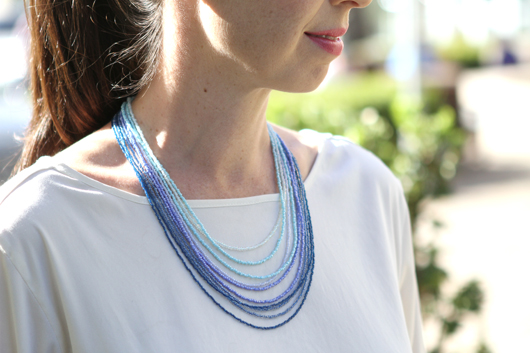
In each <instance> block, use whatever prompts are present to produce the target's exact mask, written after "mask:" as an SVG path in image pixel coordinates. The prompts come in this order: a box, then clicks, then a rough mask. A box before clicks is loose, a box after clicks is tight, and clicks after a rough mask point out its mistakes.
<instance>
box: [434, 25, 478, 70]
mask: <svg viewBox="0 0 530 353" xmlns="http://www.w3.org/2000/svg"><path fill="white" fill-rule="evenodd" d="M437 51H438V55H439V56H440V58H442V59H444V60H448V61H454V62H457V63H459V64H460V66H462V67H465V68H475V67H479V66H480V65H481V62H480V51H481V49H480V48H479V47H478V46H475V45H472V44H470V43H469V42H468V41H467V40H466V39H465V38H464V36H463V35H462V33H460V32H456V34H455V36H454V37H453V39H452V41H451V42H450V43H449V44H448V45H446V46H443V47H439V48H438V50H437Z"/></svg>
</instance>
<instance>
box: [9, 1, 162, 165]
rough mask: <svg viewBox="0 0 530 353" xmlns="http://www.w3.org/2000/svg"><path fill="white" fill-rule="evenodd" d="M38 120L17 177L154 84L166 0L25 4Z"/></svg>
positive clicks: (32, 124)
mask: <svg viewBox="0 0 530 353" xmlns="http://www.w3.org/2000/svg"><path fill="white" fill-rule="evenodd" d="M26 17H27V19H28V26H29V31H30V63H29V65H30V67H29V72H30V76H31V93H32V99H33V117H32V119H31V122H30V124H29V126H28V128H27V131H26V135H25V142H24V148H23V150H22V156H21V158H20V159H19V161H18V163H17V165H16V166H15V170H14V172H13V173H16V172H18V171H20V170H22V169H24V168H26V167H28V166H30V165H31V164H33V163H34V162H35V161H36V160H37V159H38V158H39V157H40V156H43V155H54V154H56V153H58V152H60V151H61V150H63V149H64V148H66V147H68V146H70V145H71V144H73V143H74V142H76V141H78V140H80V139H81V138H83V137H85V136H87V135H88V134H90V133H92V132H94V131H95V130H97V129H99V128H100V127H102V126H103V125H105V124H106V123H108V122H109V121H110V120H111V118H112V116H113V115H114V114H115V113H116V112H117V111H118V109H119V107H120V104H121V102H122V101H123V99H125V97H127V96H130V95H132V94H135V93H136V92H138V91H139V90H140V89H141V88H142V87H143V86H145V85H146V84H148V83H149V81H150V80H151V79H152V77H153V75H154V73H155V70H156V66H157V65H156V64H157V62H158V60H157V59H158V54H159V52H160V47H161V37H162V36H161V31H162V0H26Z"/></svg>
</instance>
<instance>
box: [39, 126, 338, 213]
mask: <svg viewBox="0 0 530 353" xmlns="http://www.w3.org/2000/svg"><path fill="white" fill-rule="evenodd" d="M301 133H310V134H318V135H320V136H318V138H319V141H318V150H317V155H316V158H315V161H314V162H313V166H312V167H311V170H310V171H309V174H308V175H307V177H306V179H305V180H304V186H305V189H306V191H307V190H308V189H309V188H310V187H311V185H312V184H313V179H315V174H317V172H318V169H319V168H321V164H322V162H321V159H322V157H321V155H322V150H323V149H324V146H325V144H326V141H327V140H328V139H329V138H330V137H331V134H323V133H318V132H316V131H314V130H309V129H306V130H302V131H301ZM39 162H40V163H46V162H48V163H50V165H49V166H50V167H52V168H54V169H55V170H57V171H59V172H61V173H63V174H65V175H68V176H69V177H71V178H74V179H76V180H78V181H80V182H82V183H84V184H86V185H89V186H91V187H93V188H95V189H98V190H101V191H103V192H106V193H108V194H111V195H114V196H117V197H120V198H122V199H126V200H129V201H132V202H135V203H139V204H147V205H148V204H149V201H148V199H147V197H146V196H140V195H136V194H133V193H130V192H128V191H125V190H121V189H118V188H116V187H114V186H110V185H107V184H104V183H102V182H100V181H97V180H95V179H92V178H90V177H88V176H86V175H85V174H83V173H80V172H78V171H77V170H75V169H73V168H71V167H70V166H68V165H66V164H64V163H61V162H56V163H53V157H49V156H45V157H41V158H40V159H39ZM279 200H280V195H279V194H278V193H275V194H265V195H256V196H249V197H241V198H230V199H200V200H186V202H187V203H188V204H189V205H190V207H192V208H214V207H237V206H248V205H254V204H259V203H266V202H278V201H279Z"/></svg>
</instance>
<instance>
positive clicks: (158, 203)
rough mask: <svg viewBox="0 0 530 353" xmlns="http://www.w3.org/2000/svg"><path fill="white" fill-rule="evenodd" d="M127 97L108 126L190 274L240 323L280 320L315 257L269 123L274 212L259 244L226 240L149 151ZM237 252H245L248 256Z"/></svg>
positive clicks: (282, 149)
mask: <svg viewBox="0 0 530 353" xmlns="http://www.w3.org/2000/svg"><path fill="white" fill-rule="evenodd" d="M132 100H133V98H128V99H127V100H126V101H125V102H124V103H123V104H122V107H121V110H120V112H118V113H117V114H116V115H115V116H114V118H113V120H112V129H113V131H114V134H115V136H116V140H117V141H118V143H119V145H120V147H121V149H122V151H123V153H124V154H125V156H126V157H127V160H128V161H129V163H130V164H131V165H132V166H133V168H134V171H135V173H136V175H137V177H138V180H139V181H140V184H141V185H142V188H143V190H144V192H145V195H146V196H147V199H148V200H149V203H150V205H151V208H152V210H153V212H154V214H155V215H156V217H157V219H158V221H159V223H160V226H161V227H162V229H163V231H164V234H165V235H166V237H167V240H168V242H169V244H170V246H171V247H172V248H173V249H174V251H175V254H176V255H177V257H178V258H179V259H180V261H181V262H182V264H183V266H184V267H185V269H186V270H187V272H188V273H189V274H190V276H191V278H192V279H193V280H194V282H195V283H196V284H197V285H198V286H199V287H200V288H201V289H202V291H203V292H204V293H205V294H206V297H209V298H210V299H211V300H212V301H213V303H215V304H216V305H217V306H218V307H219V308H220V309H221V310H223V311H224V312H225V313H227V314H228V315H230V316H232V317H233V318H234V319H236V320H238V321H240V322H241V323H243V324H245V325H248V326H250V327H253V328H256V329H274V328H278V327H280V326H282V325H285V324H286V323H287V322H289V321H290V320H291V319H293V318H294V317H295V316H296V315H297V314H298V313H299V312H300V310H301V308H302V306H303V304H304V302H305V300H306V298H307V295H308V292H309V288H310V286H311V281H312V277H313V269H314V262H315V254H314V244H313V230H312V225H311V217H310V214H309V208H308V205H307V199H306V193H305V188H304V184H303V182H302V179H301V175H300V171H299V169H298V165H297V163H296V160H295V158H294V156H293V155H292V153H291V152H290V151H289V149H288V148H287V147H286V145H285V144H284V142H283V141H282V140H281V138H280V137H279V136H278V134H277V133H276V132H275V131H274V130H273V129H272V127H271V126H270V125H268V124H267V127H268V131H269V137H270V142H271V146H272V152H273V156H274V166H275V169H276V180H277V184H278V189H279V192H280V207H279V211H278V215H277V219H276V222H275V224H274V225H271V229H270V231H268V232H267V236H266V237H265V238H264V239H263V240H262V241H260V242H258V243H257V244H255V245H252V246H247V247H237V246H233V245H227V244H224V243H222V242H220V241H218V240H216V239H215V238H214V237H213V236H212V235H211V234H209V232H208V231H207V230H206V227H205V226H204V225H203V224H202V222H201V221H200V219H199V218H198V217H197V215H196V214H195V213H194V211H193V210H192V208H191V207H190V206H189V204H188V202H187V201H186V199H185V198H184V197H183V196H182V194H181V192H180V191H179V189H178V187H177V185H176V184H175V183H174V182H173V180H172V179H171V178H170V176H169V174H168V172H167V171H166V170H165V169H164V167H163V166H162V164H161V163H160V161H159V160H158V159H157V158H156V157H155V156H154V154H153V152H152V150H151V148H150V147H149V144H148V143H147V141H146V140H145V137H144V135H143V133H142V130H141V129H140V126H139V125H138V123H137V121H136V119H135V118H134V115H133V112H132V108H131V102H132ZM241 236H242V237H243V236H244V234H242V235H241ZM270 242H272V243H271V244H269V243H270ZM267 247H268V248H267ZM265 250H267V251H265ZM264 251H265V255H263V253H264ZM258 253H259V254H262V256H257V254H258ZM237 254H244V255H246V259H241V258H240V256H238V255H237ZM253 255H256V256H254V257H253ZM248 258H252V259H251V260H248ZM167 275H168V276H171V272H170V271H168V274H167Z"/></svg>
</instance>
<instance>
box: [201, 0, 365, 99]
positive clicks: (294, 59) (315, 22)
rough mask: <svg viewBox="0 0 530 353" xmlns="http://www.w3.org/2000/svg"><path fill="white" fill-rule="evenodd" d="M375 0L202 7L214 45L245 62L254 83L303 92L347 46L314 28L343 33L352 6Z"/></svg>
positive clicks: (204, 2)
mask: <svg viewBox="0 0 530 353" xmlns="http://www.w3.org/2000/svg"><path fill="white" fill-rule="evenodd" d="M369 2H370V0H358V1H345V0H201V3H200V8H199V10H200V11H199V12H200V20H201V23H202V26H203V28H204V30H205V33H206V36H207V38H208V40H209V42H210V44H211V46H212V47H213V48H214V50H215V51H216V52H217V53H218V54H220V55H222V56H224V57H226V58H229V59H231V61H233V62H235V63H237V64H238V65H239V67H243V68H244V69H245V72H246V74H247V75H245V76H246V77H250V79H251V80H253V81H254V82H252V84H255V85H256V86H257V87H266V88H271V89H276V90H282V91H291V92H303V91H311V90H313V89H315V88H316V87H317V86H318V85H319V84H320V82H322V80H323V79H324V77H325V75H326V72H327V70H328V66H329V64H330V62H331V61H332V60H333V59H335V58H336V57H337V55H338V53H339V52H340V48H341V46H342V43H341V41H340V39H339V40H333V38H315V37H314V36H311V35H309V34H308V33H313V34H314V33H316V34H322V32H326V31H329V30H335V31H338V33H337V32H335V33H331V35H332V36H340V35H342V34H343V32H344V31H345V30H346V29H347V27H348V13H349V11H350V10H351V9H352V8H354V7H364V6H367V5H368V4H369ZM326 34H330V33H327V32H326ZM319 43H320V45H319ZM326 48H327V49H326ZM248 73H250V75H248Z"/></svg>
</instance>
